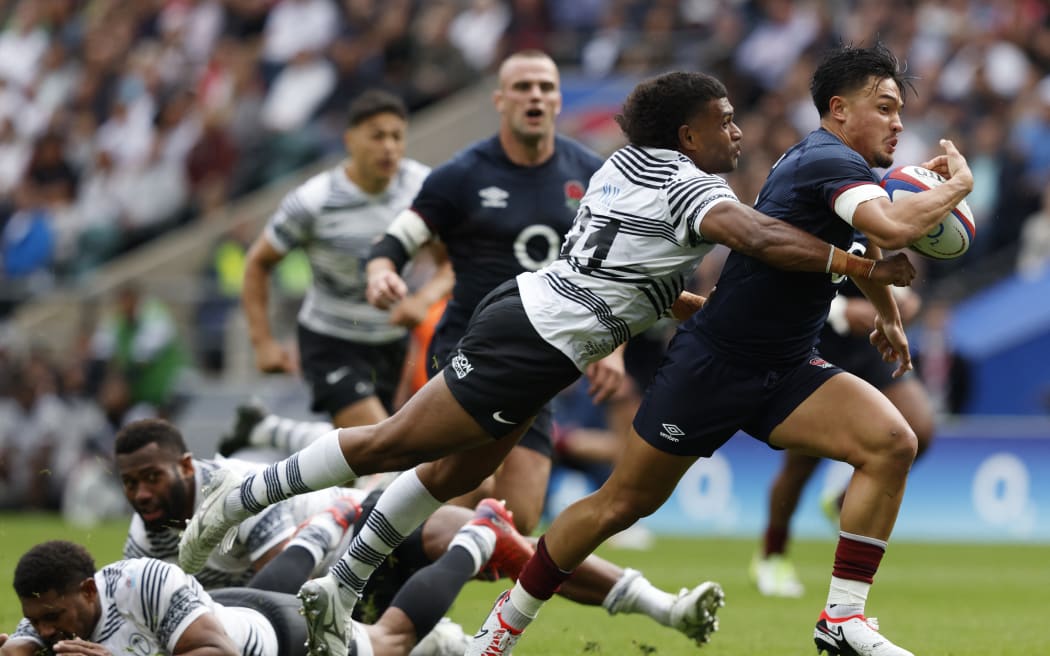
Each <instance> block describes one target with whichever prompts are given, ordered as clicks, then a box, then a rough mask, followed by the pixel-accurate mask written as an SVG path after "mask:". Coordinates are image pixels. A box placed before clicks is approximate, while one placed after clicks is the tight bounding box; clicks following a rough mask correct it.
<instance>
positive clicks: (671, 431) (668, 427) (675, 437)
mask: <svg viewBox="0 0 1050 656" xmlns="http://www.w3.org/2000/svg"><path fill="white" fill-rule="evenodd" d="M660 425H661V426H662V427H663V430H662V431H660V437H662V438H664V439H665V440H670V441H672V442H681V437H682V436H683V435H685V431H684V430H682V429H681V428H679V427H678V426H676V425H674V424H660Z"/></svg>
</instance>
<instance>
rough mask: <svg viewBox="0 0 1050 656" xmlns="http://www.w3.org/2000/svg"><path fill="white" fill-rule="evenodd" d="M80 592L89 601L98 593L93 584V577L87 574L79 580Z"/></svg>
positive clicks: (96, 587)
mask: <svg viewBox="0 0 1050 656" xmlns="http://www.w3.org/2000/svg"><path fill="white" fill-rule="evenodd" d="M79 587H80V594H82V595H84V598H85V599H87V600H88V601H91V600H92V599H94V598H95V597H96V596H97V595H98V586H96V585H95V577H93V576H89V577H87V578H86V579H84V580H83V581H81V582H80V586H79Z"/></svg>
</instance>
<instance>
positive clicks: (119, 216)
mask: <svg viewBox="0 0 1050 656" xmlns="http://www.w3.org/2000/svg"><path fill="white" fill-rule="evenodd" d="M0 26H2V29H0V264H2V266H0V290H2V291H0V317H3V316H5V315H8V314H9V313H10V312H11V310H12V309H13V308H14V307H15V306H16V305H17V304H18V303H19V302H20V301H22V300H23V299H24V298H26V297H27V296H29V295H32V294H36V293H41V292H46V291H47V290H49V289H52V288H53V287H54V286H56V285H77V284H79V283H80V282H82V281H83V280H84V279H85V278H86V277H89V276H90V275H91V273H92V272H93V271H95V270H97V267H98V266H99V265H100V264H101V263H103V262H105V261H107V260H109V259H111V258H113V257H115V256H117V255H119V254H121V253H124V252H127V251H129V250H131V249H134V248H135V247H137V246H139V245H141V244H143V243H145V242H147V241H148V240H151V239H154V238H156V237H158V236H159V235H162V234H163V233H164V232H165V231H166V230H169V229H170V228H172V227H173V226H177V225H181V224H185V223H187V222H190V221H194V220H198V219H199V217H201V216H204V215H205V214H206V213H207V212H208V211H209V210H211V209H213V208H216V207H220V206H222V205H224V204H226V203H228V202H230V201H231V200H233V199H235V198H237V197H239V196H241V195H243V194H245V193H246V192H248V191H250V190H253V189H256V188H258V187H260V186H261V185H264V184H267V183H269V182H271V181H273V180H275V179H277V178H279V177H280V176H282V175H283V174H285V173H288V172H291V171H293V170H296V169H298V168H300V167H301V166H303V165H305V164H306V163H308V162H311V161H314V160H316V159H318V158H320V157H323V156H326V155H331V154H333V153H335V152H337V151H339V150H340V149H341V148H342V143H341V134H342V130H343V129H344V127H345V109H346V106H347V103H348V101H349V100H350V99H351V98H353V97H354V96H355V95H356V94H357V93H358V92H360V91H361V90H363V89H365V88H370V87H377V86H378V87H382V88H385V89H387V90H390V91H393V92H395V93H396V94H398V95H399V96H401V97H402V98H403V99H404V100H405V101H406V104H407V105H408V107H409V109H410V110H417V109H419V108H421V107H424V106H426V105H428V104H431V103H434V102H436V101H439V100H441V99H443V98H445V97H447V96H448V95H449V94H451V93H453V92H454V91H456V90H458V89H460V88H463V87H465V86H467V85H469V84H471V83H473V82H475V81H476V80H477V79H479V76H480V75H482V74H486V73H489V72H491V71H492V70H493V67H494V65H495V64H496V63H497V62H498V61H500V59H501V57H502V56H503V55H505V54H506V53H508V52H512V51H516V50H519V49H522V48H530V47H531V48H539V49H542V50H545V51H546V52H549V53H550V54H551V55H552V56H553V57H554V59H555V60H556V61H557V62H558V63H559V65H561V66H562V67H563V70H565V71H566V73H567V74H568V73H569V72H572V71H578V73H579V74H580V75H583V76H586V77H589V78H599V79H600V78H606V77H611V76H617V75H628V76H632V77H640V76H644V75H648V74H652V73H656V72H661V71H666V70H670V69H676V68H678V69H686V70H702V71H705V72H709V73H711V74H713V75H715V76H717V77H718V78H720V79H721V80H723V81H725V83H726V85H727V87H728V89H729V95H730V97H732V98H733V100H734V105H735V107H736V110H737V118H736V120H737V122H738V123H739V125H740V126H741V128H742V130H743V132H744V135H745V137H744V144H745V149H744V157H743V158H742V164H741V168H740V170H739V171H737V172H735V173H733V174H731V175H729V176H727V177H728V178H729V181H730V184H731V185H732V187H733V188H734V189H735V190H736V192H737V194H738V196H739V197H740V198H742V199H752V198H755V197H756V195H757V191H758V189H759V187H760V185H761V184H762V181H763V180H764V179H765V176H766V173H767V171H768V169H769V166H770V165H771V164H772V163H773V162H774V161H775V160H776V158H777V157H779V155H780V154H781V153H782V152H783V151H784V150H785V149H786V148H787V147H788V146H790V145H791V144H793V143H795V142H796V141H798V140H799V139H800V138H801V136H802V135H804V134H805V133H806V132H808V131H809V130H810V129H812V128H813V127H815V125H816V118H817V117H816V113H815V111H814V110H813V109H812V105H811V103H810V100H809V91H808V88H807V84H808V79H809V74H810V72H811V71H812V70H813V68H814V65H815V57H816V55H817V53H819V52H820V51H821V50H822V49H823V48H824V47H826V46H828V45H831V44H834V43H837V42H839V41H843V42H847V43H850V42H852V43H868V42H871V41H872V39H873V38H874V37H875V36H878V38H880V39H881V40H882V41H883V42H885V43H886V44H887V45H888V46H889V47H890V48H891V49H892V50H893V51H894V52H896V53H898V54H899V55H901V56H902V58H904V59H906V60H907V61H908V65H909V69H908V73H909V74H910V75H913V76H914V77H915V78H916V87H917V89H918V94H917V95H913V96H911V97H909V102H908V104H907V105H906V106H905V109H904V121H905V128H906V129H905V132H904V133H903V134H902V138H901V146H900V149H899V150H898V154H897V161H898V162H899V163H908V162H918V161H922V160H924V159H926V158H927V157H928V156H929V155H930V153H932V152H933V151H934V149H935V146H936V142H937V139H938V138H940V137H949V138H951V139H953V140H954V141H955V143H956V144H957V145H958V146H959V148H960V150H961V151H962V152H963V153H964V154H966V156H967V158H968V160H969V162H970V164H971V166H972V169H973V172H974V175H975V179H976V183H975V186H974V189H975V190H974V192H973V193H972V194H971V195H970V197H969V199H968V202H969V203H970V204H971V206H972V207H973V209H974V212H975V215H976V217H977V220H978V226H977V232H978V238H977V239H976V241H975V242H974V246H973V248H972V249H971V252H970V253H968V254H967V256H965V257H964V258H961V259H960V260H958V261H953V262H951V263H947V264H938V265H936V266H933V265H930V263H928V262H924V264H927V265H929V267H928V270H927V271H926V273H925V275H924V276H922V277H921V278H922V281H923V282H924V283H925V284H929V283H930V282H932V281H937V280H938V279H940V278H943V276H944V274H945V273H947V272H948V271H961V272H962V273H964V274H966V275H967V276H977V277H978V278H981V277H987V276H999V275H1005V274H1006V273H1009V272H1012V270H1013V269H1014V267H1015V265H1017V266H1020V267H1021V268H1022V269H1023V270H1024V271H1025V272H1027V273H1029V274H1030V273H1031V272H1033V271H1037V270H1039V268H1040V267H1045V266H1047V262H1048V261H1050V239H1048V238H1047V236H1046V235H1047V234H1050V229H1048V228H1047V226H1048V225H1050V221H1048V220H1047V216H1048V210H1047V203H1048V202H1050V201H1048V200H1047V198H1048V197H1047V196H1046V194H1045V192H1044V190H1045V189H1047V188H1048V187H1050V8H1048V6H1047V4H1046V3H1045V2H1041V1H1039V0H1011V1H1008V2H996V3H992V2H967V1H966V0H894V1H889V2H886V1H882V0H854V1H852V2H847V3H842V2H827V1H817V0H814V1H810V2H790V1H789V0H754V1H749V0H658V1H655V2H652V1H641V0H580V1H577V2H571V3H569V2H554V1H552V0H547V1H545V0H436V1H433V2H431V1H427V2H420V1H416V0H387V1H385V2H378V1H376V0H342V1H339V0H7V1H3V2H0ZM563 127H570V128H571V126H563ZM575 127H577V128H580V127H581V126H575ZM580 136H581V138H582V139H585V140H586V139H587V138H588V137H593V138H594V139H595V141H594V142H592V143H595V145H596V147H599V148H600V149H601V150H603V151H606V150H608V148H607V147H605V146H607V144H601V143H598V142H600V140H601V137H602V134H601V133H600V130H599V131H594V133H593V134H588V131H587V130H586V129H581V130H580ZM464 145H466V144H464ZM616 145H619V144H616ZM409 156H411V153H409ZM1022 231H1024V233H1025V235H1026V237H1025V239H1024V240H1021V239H1020V235H1021V233H1022ZM1022 243H1023V248H1022V246H1021V245H1022ZM710 259H712V260H713V259H714V258H710ZM704 275H705V272H704V271H701V283H700V284H701V285H703V281H704V277H703V276H704ZM707 275H709V273H707ZM712 280H713V278H712ZM920 286H921V285H920ZM129 292H132V293H137V292H135V290H129ZM233 294H234V295H235V294H236V292H233ZM147 305H148V306H149V308H151V309H149V312H150V315H151V316H152V317H153V318H154V319H156V320H157V322H158V323H154V324H153V325H163V324H164V323H165V321H167V322H168V324H167V327H166V328H164V329H163V330H159V332H157V333H151V335H150V336H151V337H154V338H155V337H157V336H158V335H160V336H163V337H164V339H162V340H161V341H160V342H150V345H149V346H148V347H146V346H141V344H140V348H138V349H137V350H136V349H135V348H132V346H131V345H132V344H133V343H134V338H133V336H129V335H128V334H126V333H124V332H121V330H120V328H119V321H118V322H117V323H113V322H111V321H110V322H107V321H106V320H105V319H104V317H99V320H98V321H97V322H94V323H91V325H85V326H84V327H83V329H82V330H81V331H80V333H81V335H82V337H81V339H80V342H79V343H78V344H76V345H71V347H70V350H69V352H68V353H52V352H49V351H47V350H44V349H24V348H13V347H6V346H5V347H0V414H2V415H3V417H4V419H3V421H2V422H0V482H2V484H0V505H4V506H16V507H25V506H26V505H37V506H42V507H54V506H55V505H56V504H57V502H58V499H59V498H60V495H61V488H62V481H63V479H64V477H65V476H66V475H68V474H69V472H71V471H72V469H73V464H74V463H76V462H77V461H79V460H81V459H82V458H84V457H85V456H84V454H89V455H90V454H91V453H93V452H92V451H91V450H90V447H91V445H97V444H100V445H101V446H99V447H98V449H97V452H99V453H108V452H109V451H110V449H109V445H108V443H107V442H106V440H107V439H112V434H113V432H114V430H115V429H116V428H118V427H119V426H120V425H121V424H122V423H123V422H124V421H125V420H126V419H127V418H128V417H132V416H141V414H140V410H141V413H143V414H156V413H158V412H160V413H163V412H164V411H165V409H170V408H171V407H172V401H173V400H174V396H173V395H174V392H173V390H172V388H171V387H170V386H168V387H164V386H162V387H164V390H163V392H162V393H161V395H160V396H155V395H153V393H152V392H151V391H147V390H145V388H144V387H143V386H144V385H147V384H146V383H144V382H142V381H143V379H144V374H143V366H144V365H143V364H142V363H145V362H153V361H154V360H155V359H157V358H161V357H162V356H161V354H162V353H163V354H164V356H163V357H164V358H170V359H167V360H165V362H167V363H168V365H167V366H168V367H170V368H171V369H179V368H181V367H185V366H192V364H190V363H189V362H188V358H187V357H186V356H185V354H183V353H182V352H181V348H182V346H181V344H180V342H185V343H192V342H194V341H196V339H197V336H191V335H178V334H176V333H175V332H173V326H172V325H171V324H170V318H168V319H165V318H164V310H163V305H162V304H161V303H160V302H159V301H156V300H149V301H148V303H147ZM0 321H2V319H0ZM96 323H97V325H95V324H96ZM114 326H116V327H114ZM106 330H115V331H116V333H114V334H119V335H120V339H119V340H117V342H113V341H112V340H111V342H110V346H111V347H112V345H113V344H116V343H123V344H124V345H125V348H124V350H123V351H121V349H119V348H118V349H114V348H108V349H107V348H105V346H104V345H105V343H106V340H105V339H103V338H102V337H100V335H101V334H104V333H105V331H106ZM121 340H123V341H121ZM145 341H147V342H148V341H149V340H145ZM169 346H170V348H171V350H170V351H167V350H164V349H167V348H168V347H169ZM216 351H218V353H219V354H218V356H217V357H219V359H220V360H221V349H220V348H218V347H216V349H213V351H212V354H213V355H214V354H215V353H216ZM169 353H173V354H174V355H169ZM133 408H138V409H139V410H133ZM88 415H90V416H91V417H93V419H92V420H91V421H87V420H80V419H74V418H75V417H82V416H84V417H86V416H88ZM8 418H14V419H10V420H9V419H8ZM71 426H74V427H77V428H74V429H70V427H71ZM106 436H108V438H107V437H106ZM30 467H35V468H38V469H37V470H38V471H39V470H40V469H47V470H48V471H49V472H50V473H51V477H50V482H49V484H48V485H44V486H41V484H40V483H39V479H34V480H37V481H38V482H37V483H36V484H33V485H28V484H27V483H26V482H25V481H21V480H20V479H19V476H23V475H24V473H25V472H27V471H32V469H30ZM30 488H32V489H30Z"/></svg>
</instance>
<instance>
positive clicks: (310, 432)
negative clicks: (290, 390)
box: [248, 415, 335, 453]
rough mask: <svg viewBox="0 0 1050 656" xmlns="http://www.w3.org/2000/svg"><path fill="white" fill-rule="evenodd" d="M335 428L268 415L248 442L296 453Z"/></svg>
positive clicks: (317, 422)
mask: <svg viewBox="0 0 1050 656" xmlns="http://www.w3.org/2000/svg"><path fill="white" fill-rule="evenodd" d="M333 428H335V427H334V426H332V424H330V423H328V422H327V421H299V420H298V419H288V418H287V417H278V416H277V415H267V416H266V418H265V419H263V420H262V421H260V422H259V423H258V424H257V425H256V426H255V428H253V429H252V432H251V435H249V436H248V442H249V443H250V444H251V445H252V446H258V447H263V448H274V449H277V450H278V451H283V452H285V453H295V452H296V451H302V450H303V449H304V448H306V447H307V446H309V445H310V444H313V443H314V442H315V441H316V440H318V439H320V438H321V437H322V436H324V435H325V433H328V432H330V431H331V430H332V429H333Z"/></svg>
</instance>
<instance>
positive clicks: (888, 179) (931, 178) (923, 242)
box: [882, 166, 976, 260]
mask: <svg viewBox="0 0 1050 656" xmlns="http://www.w3.org/2000/svg"><path fill="white" fill-rule="evenodd" d="M944 181H945V179H944V177H942V176H941V174H939V173H937V172H936V171H931V170H929V169H924V168H923V167H921V166H899V167H897V168H894V169H890V170H889V171H888V172H887V173H886V175H884V176H883V177H882V187H883V189H885V190H886V192H887V193H889V195H890V200H893V201H896V200H898V199H900V198H902V197H904V196H906V195H909V194H917V193H919V192H921V191H926V190H927V189H933V188H934V187H937V186H939V185H940V184H941V183H943V182H944ZM975 234H976V228H975V224H974V220H973V211H971V210H970V206H969V205H967V204H966V201H965V200H963V201H960V202H959V204H958V205H956V206H955V209H953V210H952V211H951V212H949V213H948V214H946V215H945V216H944V218H943V219H941V222H940V223H939V224H938V225H937V227H935V228H934V229H933V230H931V231H930V232H929V233H927V234H926V235H925V236H924V237H922V238H921V239H919V240H918V241H916V242H915V243H913V244H910V245H909V248H911V249H912V250H913V251H915V252H916V253H919V254H921V255H925V256H926V257H930V258H933V259H935V260H952V259H955V258H957V257H959V256H960V255H962V254H963V253H965V252H966V251H967V250H969V248H970V243H971V242H972V241H973V238H974V236H975Z"/></svg>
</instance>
